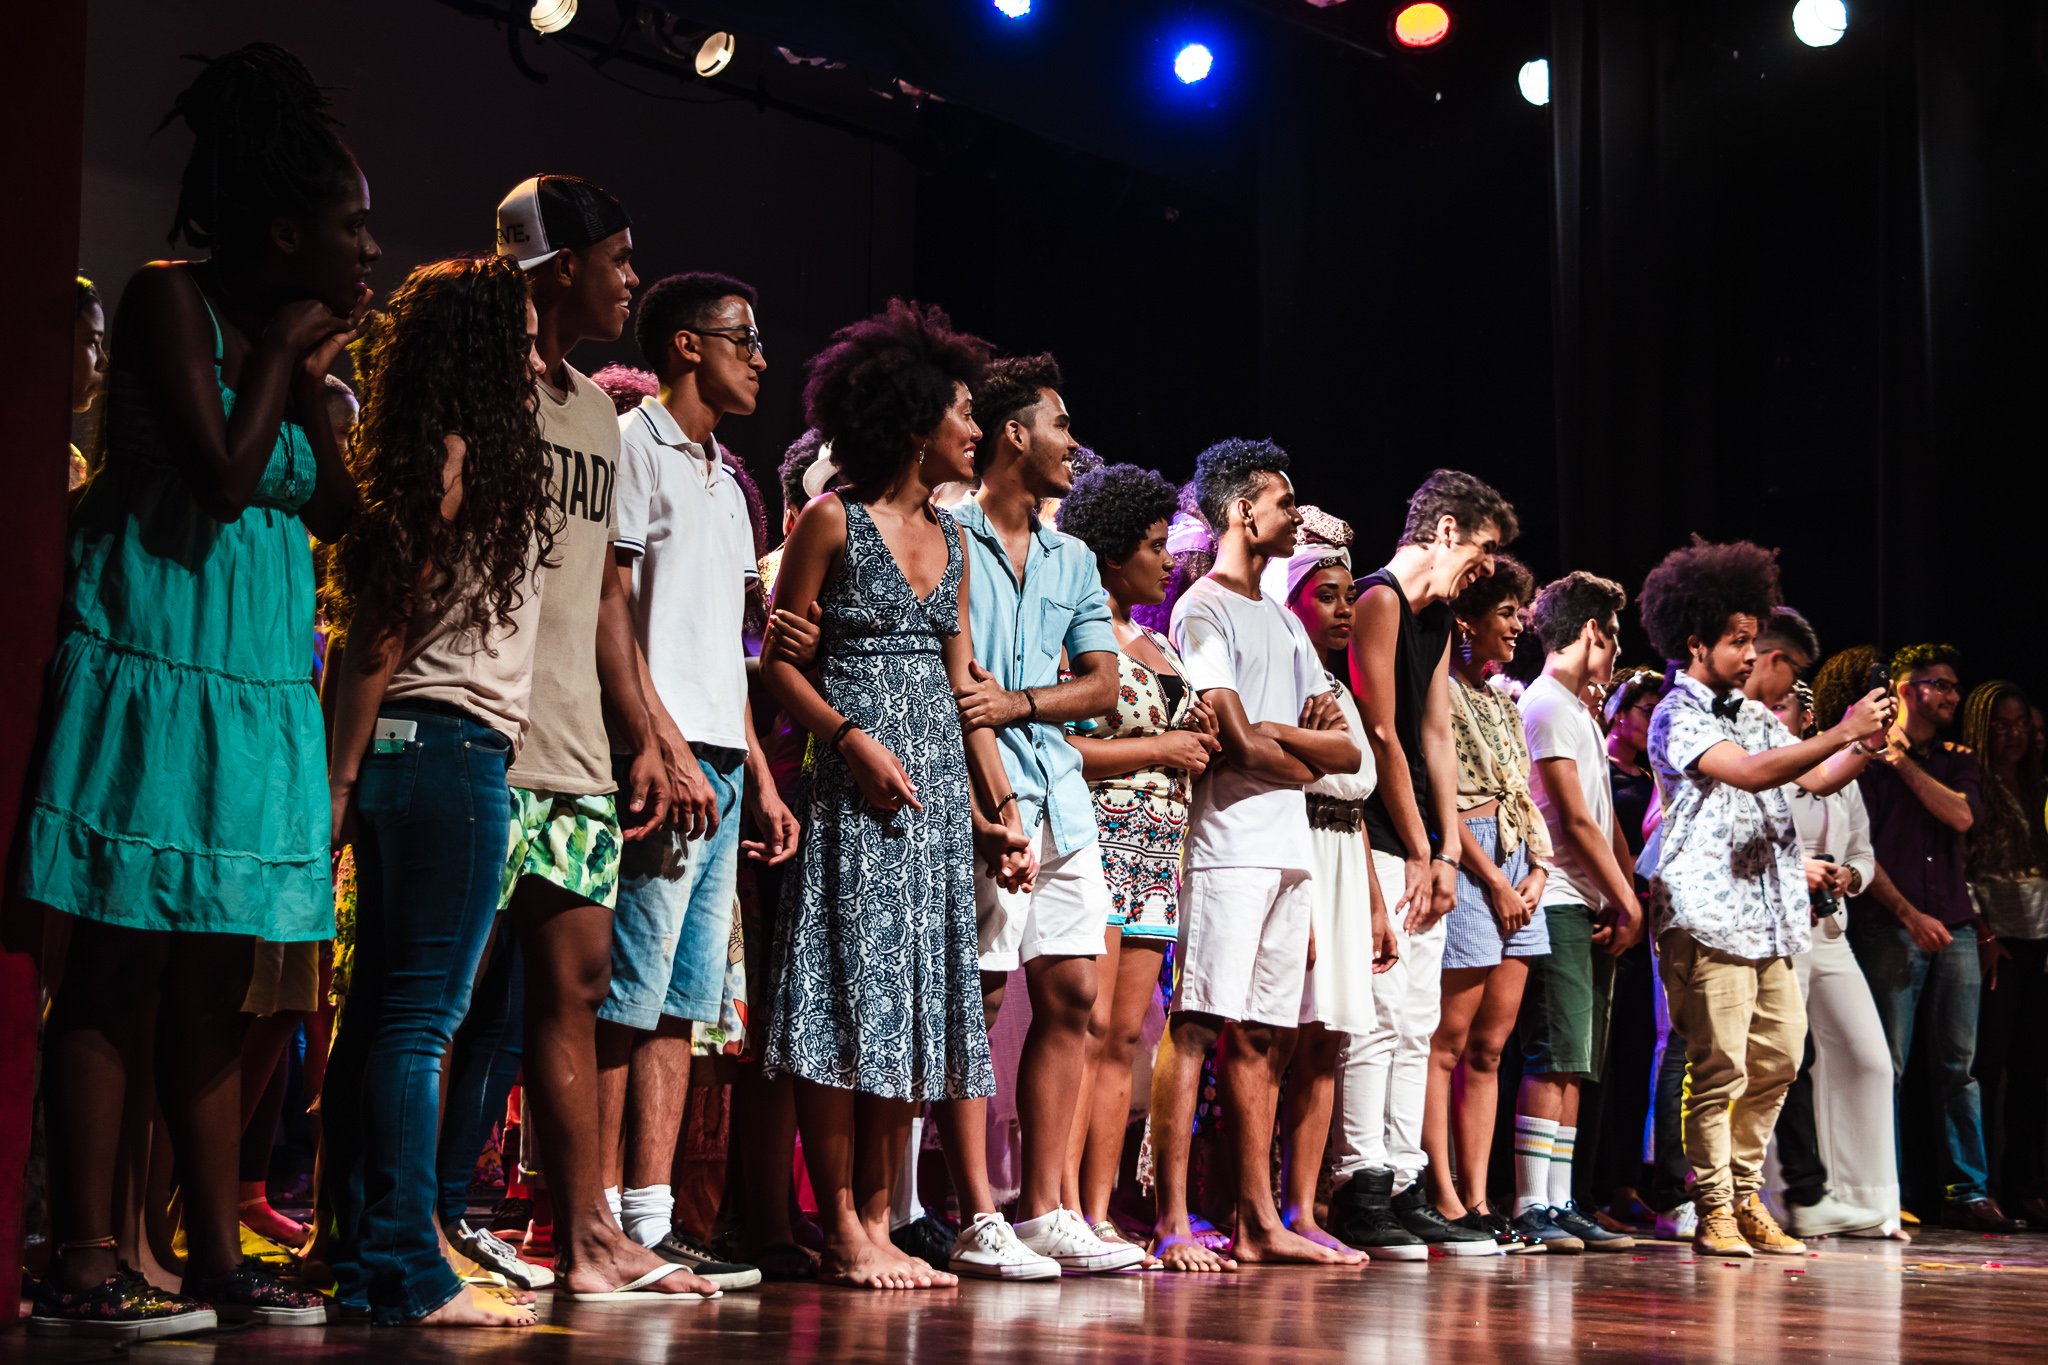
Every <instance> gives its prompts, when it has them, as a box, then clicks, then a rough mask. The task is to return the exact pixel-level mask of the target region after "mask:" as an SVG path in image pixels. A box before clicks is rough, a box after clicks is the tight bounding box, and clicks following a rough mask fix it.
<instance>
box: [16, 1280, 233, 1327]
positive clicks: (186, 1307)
mask: <svg viewBox="0 0 2048 1365" xmlns="http://www.w3.org/2000/svg"><path fill="white" fill-rule="evenodd" d="M219 1325H220V1319H219V1317H218V1315H217V1314H215V1312H214V1311H213V1309H211V1308H209V1307H208V1306H207V1305H206V1304H203V1303H199V1302H196V1301H195V1300H192V1299H189V1298H186V1297H185V1296H184V1295H182V1294H172V1293H169V1292H167V1291H165V1290H162V1289H158V1288H157V1287H156V1286H155V1285H153V1284H151V1283H150V1282H149V1281H148V1280H146V1279H144V1278H143V1277H142V1272H141V1271H139V1270H132V1269H130V1268H129V1267H127V1266H125V1265H124V1266H122V1267H121V1268H120V1269H118V1270H116V1271H115V1272H114V1274H113V1275H112V1276H111V1277H110V1278H108V1279H106V1280H104V1281H102V1282H101V1283H99V1284H96V1285H94V1286H93V1287H92V1288H90V1289H82V1290H79V1291H78V1292H77V1293H67V1292H66V1291H64V1290H62V1289H59V1288H58V1287H57V1282H56V1278H55V1276H54V1275H52V1276H51V1277H50V1278H48V1279H45V1280H44V1281H43V1282H42V1284H40V1285H38V1286H37V1287H36V1297H35V1307H34V1309H33V1311H32V1313H31V1315H30V1317H29V1320H28V1330H29V1332H30V1334H31V1335H33V1336H77V1337H116V1338H125V1339H127V1340H130V1341H147V1340H150V1339H152V1338H155V1337H169V1336H183V1335H185V1334H186V1333H188V1332H210V1331H212V1330H213V1329H214V1328H216V1327H218V1326H219Z"/></svg>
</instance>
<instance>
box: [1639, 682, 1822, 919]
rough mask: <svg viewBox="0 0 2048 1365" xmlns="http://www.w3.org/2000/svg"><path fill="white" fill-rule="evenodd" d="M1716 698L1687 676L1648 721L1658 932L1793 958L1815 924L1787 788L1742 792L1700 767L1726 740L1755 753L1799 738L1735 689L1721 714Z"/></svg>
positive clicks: (1652, 908)
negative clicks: (1659, 817) (1659, 809)
mask: <svg viewBox="0 0 2048 1365" xmlns="http://www.w3.org/2000/svg"><path fill="white" fill-rule="evenodd" d="M1716 700H1717V699H1716V698H1715V696H1714V694H1713V691H1712V689H1710V688H1708V687H1707V686H1706V685H1705V684H1704V683H1701V682H1698V681H1697V680H1695V679H1693V678H1691V677H1688V676H1687V675H1685V674H1682V673H1681V674H1680V675H1679V676H1678V679H1677V682H1676V683H1675V684H1674V685H1673V687H1672V689H1671V690H1670V691H1669V692H1667V693H1666V694H1665V695H1664V700H1663V701H1661V702H1659V703H1657V712H1656V714H1655V715H1654V716H1652V717H1651V718H1650V747H1649V751H1648V759H1649V765H1650V770H1651V771H1652V772H1654V773H1655V774H1656V776H1657V791H1658V795H1659V796H1660V798H1661V799H1662V800H1663V803H1664V822H1663V824H1662V826H1661V827H1660V828H1659V831H1658V833H1659V836H1660V838H1659V845H1658V855H1657V866H1656V871H1655V872H1654V873H1652V874H1651V876H1650V879H1649V880H1650V894H1649V912H1650V915H1651V920H1652V923H1653V924H1654V925H1655V928H1656V932H1657V933H1658V934H1663V933H1664V932H1666V931H1667V930H1670V929H1674V928H1676V929H1683V930H1684V931H1685V932H1686V933H1688V934H1690V935H1692V936H1693V938H1694V939H1696V940H1698V941H1699V942H1700V943H1701V944H1704V945H1705V946H1706V947H1709V948H1714V949H1718V950H1720V951H1721V952H1724V953H1732V954H1734V955H1735V956H1737V957H1746V958H1751V959H1757V960H1761V959H1764V958H1773V957H1791V956H1793V955H1794V954H1796V953H1803V952H1805V951H1807V949H1809V948H1811V947H1812V946H1813V931H1812V919H1811V916H1810V915H1809V914H1808V911H1807V895H1806V860H1805V858H1804V856H1803V855H1802V854H1801V853H1800V851H1799V831H1798V827H1797V826H1796V825H1795V824H1794V823H1793V820H1792V808H1791V805H1790V804H1789V803H1788V802H1787V801H1786V799H1785V792H1784V790H1783V789H1782V788H1778V787H1773V788H1772V789H1770V790H1769V791H1761V792H1746V791H1743V790H1741V789H1740V788H1737V787H1731V786H1729V785H1728V784H1727V783H1725V782H1717V781H1715V780H1714V779H1713V778H1711V777H1708V776H1707V775H1706V774H1704V773H1702V772H1700V771H1699V769H1698V767H1697V766H1696V765H1697V764H1698V763H1699V760H1700V757H1701V755H1703V754H1705V753H1706V752H1707V750H1709V749H1711V748H1713V747H1714V746H1715V745H1716V744H1719V743H1721V742H1722V741H1724V740H1727V741H1732V742H1733V743H1736V744H1739V745H1741V746H1742V747H1743V748H1744V749H1745V750H1747V751H1748V752H1750V753H1761V752H1762V751H1764V750H1765V749H1778V748H1783V747H1784V746H1785V745H1788V744H1796V743H1798V742H1799V741H1798V740H1797V739H1795V738H1794V737H1793V735H1792V732H1791V731H1790V730H1787V729H1786V728H1785V727H1784V725H1783V724H1781V723H1780V722H1779V720H1778V718H1777V717H1776V716H1774V715H1772V714H1771V713H1770V711H1769V710H1768V709H1766V708H1765V707H1764V706H1763V704H1762V703H1760V702H1754V701H1749V700H1747V699H1745V698H1743V697H1742V696H1741V694H1740V693H1731V694H1730V698H1729V700H1727V701H1722V702H1721V703H1720V705H1721V708H1722V709H1721V710H1720V711H1719V712H1717V711H1716V710H1715V704H1716ZM1730 710H1732V711H1733V712H1734V714H1732V715H1730V714H1727V712H1728V711H1730Z"/></svg>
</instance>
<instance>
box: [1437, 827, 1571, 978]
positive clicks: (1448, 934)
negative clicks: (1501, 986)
mask: <svg viewBox="0 0 2048 1365" xmlns="http://www.w3.org/2000/svg"><path fill="white" fill-rule="evenodd" d="M1465 828H1466V829H1468V830H1470V831H1471V832H1472V837H1473V838H1475V839H1477V840H1478V841H1479V845H1480V847H1481V848H1484V849H1485V850H1486V856H1487V857H1489V858H1491V859H1493V860H1494V861H1495V862H1496V863H1498V862H1500V821H1499V820H1498V819H1496V818H1494V817H1493V816H1487V817H1485V818H1483V819H1479V820H1467V821H1465ZM1501 871H1502V872H1503V873H1505V874H1506V875H1507V879H1508V880H1509V881H1511V882H1515V883H1517V884H1519V883H1520V882H1521V880H1522V878H1524V877H1526V876H1528V875H1529V841H1528V840H1526V839H1524V840H1523V841H1522V842H1521V843H1520V844H1519V845H1517V846H1516V848H1515V851H1514V852H1513V853H1510V854H1509V855H1508V859H1507V862H1506V863H1505V864H1503V865H1502V866H1501ZM1444 925H1445V928H1444V969H1445V970H1446V971H1449V970H1451V969H1453V968H1457V967H1498V966H1499V965H1500V960H1501V958H1503V957H1540V956H1541V955H1542V954H1544V953H1547V952H1549V951H1550V930H1549V928H1548V927H1547V926H1545V924H1544V922H1543V910H1542V908H1541V907H1538V908H1537V911H1536V913H1535V914H1533V915H1531V916H1530V917H1529V922H1528V923H1527V924H1525V925H1523V926H1522V927H1521V928H1520V929H1517V930H1516V931H1515V933H1514V936H1513V937H1512V938H1510V939H1508V940H1507V941H1506V942H1505V943H1503V942H1502V941H1501V936H1500V921H1499V920H1497V919H1495V918H1494V917H1493V905H1492V902H1490V901H1488V900H1487V898H1486V888H1485V887H1483V886H1481V885H1480V884H1479V883H1478V882H1476V881H1474V880H1473V879H1472V875H1471V874H1470V873H1469V872H1467V871H1465V869H1464V868H1462V867H1461V868H1459V869H1458V900H1457V903H1456V904H1455V905H1453V906H1452V907H1451V913H1450V914H1448V915H1446V916H1444Z"/></svg>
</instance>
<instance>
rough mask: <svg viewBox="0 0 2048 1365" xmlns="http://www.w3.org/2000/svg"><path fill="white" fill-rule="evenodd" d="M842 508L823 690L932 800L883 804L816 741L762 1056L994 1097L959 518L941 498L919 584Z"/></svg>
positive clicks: (883, 1085) (814, 1069) (837, 1074)
mask: <svg viewBox="0 0 2048 1365" xmlns="http://www.w3.org/2000/svg"><path fill="white" fill-rule="evenodd" d="M845 507H846V553H845V558H844V559H843V560H842V562H841V563H840V565H839V566H838V569H837V571H836V572H835V573H833V574H832V575H831V576H829V577H828V578H827V579H826V582H825V585H824V588H823V590H822V591H821V592H820V593H819V594H818V606H819V609H820V611H821V613H822V616H823V619H822V621H821V622H820V626H821V630H822V638H821V639H820V641H819V647H818V659H819V668H820V671H821V674H822V678H821V682H820V691H821V692H822V693H823V695H824V698H825V700H826V701H828V702H830V703H831V704H832V706H833V707H834V708H835V709H836V710H837V711H838V712H839V713H840V714H841V715H843V716H845V717H846V718H847V719H848V720H851V721H852V722H853V723H854V724H855V725H857V726H859V727H860V728H861V729H862V730H863V731H865V732H866V733H868V734H869V735H871V736H873V737H874V739H875V740H876V741H877V742H878V743H880V744H882V745H884V746H885V747H886V748H888V750H889V751H890V752H891V753H893V754H895V755H896V757H897V759H898V760H899V761H901V763H902V764H903V769H904V771H905V772H906V773H907V774H909V777H910V781H911V783H912V784H913V785H914V786H915V787H916V788H917V795H918V800H919V801H920V802H921V803H923V805H924V809H923V810H922V811H915V810H911V809H910V808H909V807H907V806H906V807H904V808H903V809H901V810H897V811H893V812H886V811H881V810H877V809H875V808H874V807H873V806H871V805H869V804H868V802H867V799H866V798H865V797H863V796H862V795H861V791H860V786H859V784H858V783H856V782H855V781H854V780H853V775H852V773H851V772H850V771H849V770H848V768H847V766H846V763H845V761H844V760H843V759H841V758H840V757H839V755H838V754H837V753H836V752H834V751H833V749H832V748H831V746H830V745H826V744H816V745H813V746H812V757H811V759H810V766H809V769H808V772H807V774H806V775H807V777H808V779H809V783H810V805H809V812H808V815H807V816H806V818H805V820H804V843H803V852H802V854H801V862H802V869H801V872H800V874H799V875H795V876H791V877H789V878H788V879H787V880H786V881H785V882H784V893H783V900H782V913H781V925H782V928H781V933H780V934H779V935H778V942H777V945H776V956H775V986H774V997H773V998H774V1008H773V1010H772V1011H771V1017H770V1021H769V1025H768V1042H767V1046H766V1049H765V1050H764V1053H763V1057H762V1061H763V1064H764V1066H765V1067H766V1069H767V1073H768V1074H769V1075H778V1074H782V1073H787V1074H789V1075H792V1076H797V1077H800V1078H801V1079H803V1080H807V1081H812V1082H815V1083H816V1084H819V1085H829V1086H836V1087H839V1088H841V1089H852V1090H859V1091H863V1092H865V1093H867V1094H871V1095H879V1096H883V1097H885V1098H888V1099H899V1100H918V1101H923V1100H944V1099H967V1098H973V1097H977V1096H988V1095H992V1094H994V1093H995V1072H994V1071H993V1069H992V1068H991V1067H990V1064H989V1051H988V1031H987V1029H986V1028H985V1027H984V1025H983V1022H982V1012H981V974H980V971H979V969H978V967H977V965H976V955H977V952H978V944H977V942H976V936H975V918H974V826H973V812H972V807H971V806H970V805H969V802H970V801H971V800H972V793H971V791H970V790H969V787H968V780H967V751H966V746H965V743H964V742H963V740H962V739H961V735H960V720H959V713H958V711H957V710H956V709H955V706H954V702H953V688H952V682H951V680H950V679H949V678H948V677H947V674H946V667H945V663H944V661H943V659H942V658H941V656H940V649H941V647H942V645H943V643H944V641H945V640H946V639H947V638H948V637H950V636H953V635H957V634H958V633H959V631H960V575H961V573H962V572H963V571H964V568H963V561H962V559H961V548H960V532H959V530H958V528H957V527H956V526H955V525H954V523H953V519H952V517H950V516H948V515H947V514H946V513H944V512H939V513H938V514H937V516H938V521H939V527H940V529H941V530H943V531H944V532H945V536H946V572H945V575H944V576H943V577H942V578H940V580H939V585H938V586H937V587H936V588H934V589H933V590H932V593H931V595H930V596H929V597H925V598H922V599H920V598H919V597H918V596H917V594H916V592H915V591H914V590H913V589H912V588H911V586H910V584H909V582H908V581H907V580H906V579H905V578H904V576H903V572H902V570H901V569H900V568H898V567H897V564H896V559H895V556H894V555H892V554H890V552H889V547H888V545H887V544H886V543H885V542H884V541H883V540H882V536H881V533H880V532H879V531H878V530H876V529H875V524H874V522H873V521H872V520H870V519H869V517H868V513H867V509H866V508H865V507H863V506H862V505H861V504H859V503H857V502H853V501H847V502H846V503H845Z"/></svg>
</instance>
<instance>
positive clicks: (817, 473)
mask: <svg viewBox="0 0 2048 1365" xmlns="http://www.w3.org/2000/svg"><path fill="white" fill-rule="evenodd" d="M838 476H839V466H838V465H836V464H834V463H833V462H832V443H831V442H830V441H827V442H825V443H824V444H823V445H821V446H819V447H818V458H817V459H815V460H812V461H811V467H810V468H809V469H806V470H805V471H804V496H805V497H806V498H815V497H817V496H818V494H820V493H822V492H824V491H825V486H826V485H827V484H829V483H831V482H832V480H833V479H835V478H837V477H838Z"/></svg>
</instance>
